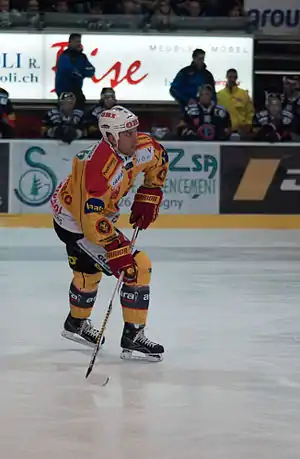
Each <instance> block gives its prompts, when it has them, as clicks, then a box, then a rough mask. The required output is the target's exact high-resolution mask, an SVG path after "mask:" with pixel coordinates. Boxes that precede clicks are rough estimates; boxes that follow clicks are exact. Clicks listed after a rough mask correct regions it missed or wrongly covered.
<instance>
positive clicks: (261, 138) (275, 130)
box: [253, 94, 294, 142]
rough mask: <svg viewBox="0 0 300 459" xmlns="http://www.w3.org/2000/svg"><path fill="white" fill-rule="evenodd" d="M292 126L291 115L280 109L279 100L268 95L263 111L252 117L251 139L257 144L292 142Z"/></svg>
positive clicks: (292, 119) (292, 118)
mask: <svg viewBox="0 0 300 459" xmlns="http://www.w3.org/2000/svg"><path fill="white" fill-rule="evenodd" d="M293 126H294V115H293V113H292V112H291V111H289V110H286V109H282V102H281V100H280V98H279V97H278V96H276V95H275V94H270V95H269V97H268V99H267V101H266V106H265V109H264V110H261V111H259V112H257V113H256V114H255V115H254V119H253V133H254V135H253V139H254V140H255V141H257V142H288V141H291V140H292V137H291V133H292V130H293Z"/></svg>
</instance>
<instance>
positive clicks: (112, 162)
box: [102, 154, 118, 180]
mask: <svg viewBox="0 0 300 459" xmlns="http://www.w3.org/2000/svg"><path fill="white" fill-rule="evenodd" d="M117 163H118V159H117V158H116V157H115V155H114V154H111V155H110V157H109V158H108V160H107V161H106V163H105V164H104V167H103V169H102V175H104V177H105V178H106V179H107V180H108V179H110V177H111V175H112V173H113V171H114V169H115V167H116V165H117Z"/></svg>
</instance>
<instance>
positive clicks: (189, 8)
mask: <svg viewBox="0 0 300 459" xmlns="http://www.w3.org/2000/svg"><path fill="white" fill-rule="evenodd" d="M186 13H187V16H190V17H192V18H198V17H199V16H202V15H203V13H204V11H203V9H202V6H201V4H200V2H199V1H197V0H189V1H188V2H187V3H186Z"/></svg>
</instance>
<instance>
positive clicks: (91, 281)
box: [73, 271, 102, 292]
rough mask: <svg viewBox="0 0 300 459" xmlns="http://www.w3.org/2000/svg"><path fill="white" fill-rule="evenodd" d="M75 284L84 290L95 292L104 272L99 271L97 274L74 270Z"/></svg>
mask: <svg viewBox="0 0 300 459" xmlns="http://www.w3.org/2000/svg"><path fill="white" fill-rule="evenodd" d="M73 275H74V277H73V284H74V285H75V287H76V288H78V289H79V290H80V291H82V292H95V291H96V290H98V284H99V282H100V281H101V278H102V272H101V271H98V272H97V273H95V274H87V273H79V272H78V271H74V272H73Z"/></svg>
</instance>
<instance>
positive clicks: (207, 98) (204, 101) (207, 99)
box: [199, 89, 212, 107]
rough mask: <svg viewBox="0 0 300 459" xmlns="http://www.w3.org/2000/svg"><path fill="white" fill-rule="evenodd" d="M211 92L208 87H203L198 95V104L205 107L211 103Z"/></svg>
mask: <svg viewBox="0 0 300 459" xmlns="http://www.w3.org/2000/svg"><path fill="white" fill-rule="evenodd" d="M211 99H212V94H211V92H210V91H209V90H208V89H204V90H203V91H202V93H201V95H200V98H199V100H200V104H201V105H204V107H207V106H208V105H209V104H210V103H211Z"/></svg>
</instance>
